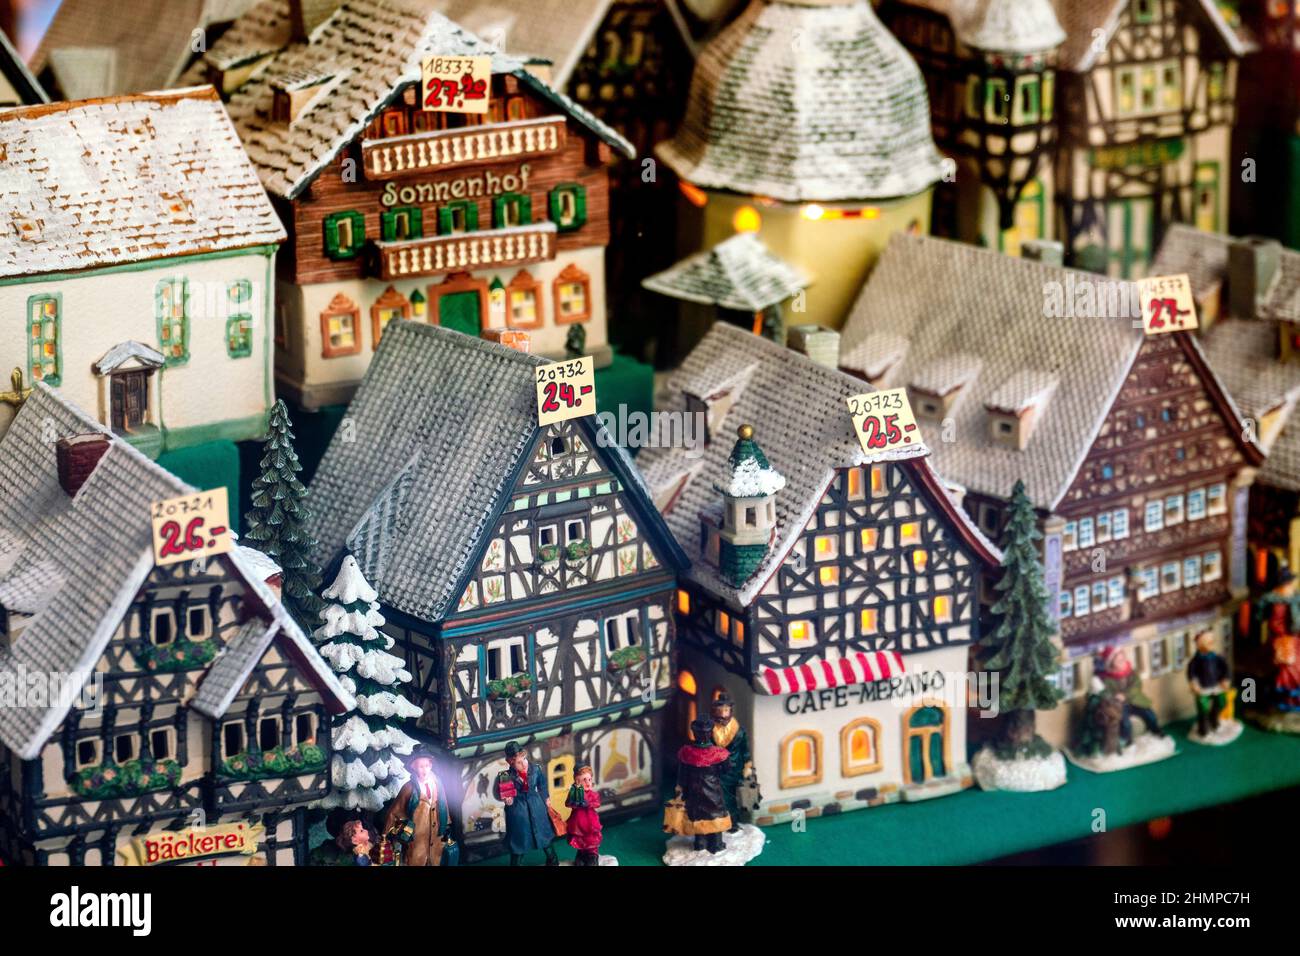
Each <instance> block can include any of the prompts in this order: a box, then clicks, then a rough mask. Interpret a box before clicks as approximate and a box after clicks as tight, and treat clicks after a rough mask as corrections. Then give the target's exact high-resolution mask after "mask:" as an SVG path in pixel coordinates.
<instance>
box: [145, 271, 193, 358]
mask: <svg viewBox="0 0 1300 956" xmlns="http://www.w3.org/2000/svg"><path fill="white" fill-rule="evenodd" d="M189 308H190V284H189V281H188V280H186V279H163V280H162V281H161V282H159V283H158V285H157V286H156V287H155V289H154V311H155V314H156V315H157V319H158V351H160V352H162V354H163V357H164V359H165V361H166V364H167V365H168V366H169V367H170V366H173V365H184V364H185V363H186V362H188V361H189V358H190V317H189Z"/></svg>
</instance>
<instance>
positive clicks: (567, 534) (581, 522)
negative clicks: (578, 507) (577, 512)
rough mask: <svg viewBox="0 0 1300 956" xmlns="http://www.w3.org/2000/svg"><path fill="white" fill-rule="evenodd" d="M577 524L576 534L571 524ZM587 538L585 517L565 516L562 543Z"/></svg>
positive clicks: (567, 543) (570, 542)
mask: <svg viewBox="0 0 1300 956" xmlns="http://www.w3.org/2000/svg"><path fill="white" fill-rule="evenodd" d="M574 525H577V526H578V534H577V535H574V533H573V526H574ZM585 540H587V520H586V519H585V518H565V519H564V543H565V544H566V545H570V544H573V542H575V541H585Z"/></svg>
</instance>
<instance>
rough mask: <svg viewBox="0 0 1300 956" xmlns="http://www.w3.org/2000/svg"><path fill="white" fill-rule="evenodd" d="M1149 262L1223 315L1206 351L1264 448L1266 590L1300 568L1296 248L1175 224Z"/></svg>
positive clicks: (1260, 577) (1258, 586) (1260, 517)
mask: <svg viewBox="0 0 1300 956" xmlns="http://www.w3.org/2000/svg"><path fill="white" fill-rule="evenodd" d="M1153 268H1155V269H1161V270H1164V269H1167V270H1170V271H1169V272H1161V273H1160V274H1161V275H1176V274H1178V273H1183V272H1185V273H1187V274H1188V275H1189V276H1191V278H1192V286H1193V292H1194V293H1195V294H1196V297H1197V305H1198V307H1199V308H1201V309H1203V310H1204V309H1206V307H1207V306H1208V307H1209V308H1210V309H1212V311H1213V314H1216V315H1217V316H1218V318H1217V320H1216V321H1215V322H1214V323H1213V325H1211V327H1210V328H1209V330H1208V331H1207V332H1206V333H1205V336H1204V339H1203V342H1204V346H1205V354H1206V356H1207V357H1208V358H1209V360H1210V365H1211V366H1212V367H1213V368H1214V370H1215V372H1217V373H1218V375H1219V377H1220V378H1222V379H1223V382H1224V384H1225V385H1226V386H1227V388H1228V391H1229V392H1230V393H1231V394H1232V397H1233V400H1234V401H1235V402H1236V403H1237V406H1238V407H1239V408H1240V409H1241V411H1242V414H1243V415H1245V416H1246V419H1247V423H1248V425H1249V426H1250V428H1251V430H1252V432H1253V433H1254V435H1255V436H1256V437H1257V439H1258V441H1259V443H1260V445H1261V446H1262V447H1263V448H1264V450H1265V451H1266V452H1267V454H1268V458H1267V460H1266V461H1265V462H1264V464H1263V466H1262V467H1261V468H1260V469H1259V473H1258V474H1257V475H1256V476H1255V483H1254V485H1253V486H1252V488H1251V492H1250V525H1249V532H1248V534H1249V541H1250V546H1251V548H1252V551H1253V561H1252V565H1251V569H1250V583H1251V587H1252V588H1253V589H1254V590H1256V591H1257V592H1263V591H1267V590H1269V589H1271V588H1272V587H1273V586H1274V585H1275V584H1276V583H1277V573H1278V571H1279V570H1280V569H1281V568H1282V567H1283V566H1287V567H1290V568H1291V569H1292V570H1295V569H1296V568H1300V427H1297V425H1298V424H1300V423H1297V422H1296V421H1294V420H1293V413H1294V411H1295V407H1296V403H1297V402H1298V401H1300V253H1297V252H1293V251H1291V250H1290V249H1284V248H1282V244H1281V243H1280V242H1278V241H1277V240H1275V239H1233V238H1232V237H1231V236H1225V235H1220V234H1216V233H1208V232H1200V231H1198V230H1195V229H1191V228H1189V227H1186V226H1173V227H1171V228H1170V230H1169V232H1168V233H1166V235H1165V240H1164V242H1162V243H1161V244H1160V251H1159V253H1158V254H1157V256H1156V261H1155V265H1154V267H1153ZM1243 623H1244V622H1243ZM1242 630H1244V629H1239V633H1241V631H1242Z"/></svg>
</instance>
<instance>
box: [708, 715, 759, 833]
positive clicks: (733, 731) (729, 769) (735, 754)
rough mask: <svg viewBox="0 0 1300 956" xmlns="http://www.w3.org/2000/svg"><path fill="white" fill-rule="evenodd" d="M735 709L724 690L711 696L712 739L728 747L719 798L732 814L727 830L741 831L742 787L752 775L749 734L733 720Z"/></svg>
mask: <svg viewBox="0 0 1300 956" xmlns="http://www.w3.org/2000/svg"><path fill="white" fill-rule="evenodd" d="M734 709H735V707H734V705H733V704H732V701H731V697H730V696H729V695H728V694H727V693H726V692H725V691H724V692H722V693H720V694H719V695H718V696H717V697H715V698H714V700H713V703H712V705H711V706H710V708H709V712H710V713H711V714H712V716H713V728H712V730H711V736H712V740H713V742H714V743H715V744H717V745H718V746H719V747H725V748H726V750H727V763H726V766H725V767H724V768H723V771H722V797H723V799H724V800H725V801H726V803H727V812H728V813H729V814H730V815H731V828H730V829H729V830H728V831H727V832H728V833H736V832H738V831H739V830H740V800H741V797H740V793H741V788H742V787H743V785H744V784H745V782H746V781H748V780H750V779H751V778H752V777H753V776H754V762H753V761H752V760H750V758H749V735H748V734H746V733H745V728H744V727H742V726H740V721H738V720H736V718H735V716H734V714H733V711H734Z"/></svg>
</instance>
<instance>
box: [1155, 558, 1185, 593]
mask: <svg viewBox="0 0 1300 956" xmlns="http://www.w3.org/2000/svg"><path fill="white" fill-rule="evenodd" d="M1182 587H1183V564H1182V562H1181V561H1166V562H1164V563H1163V564H1162V565H1160V593H1161V594H1169V593H1171V592H1173V591H1179V590H1182Z"/></svg>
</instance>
